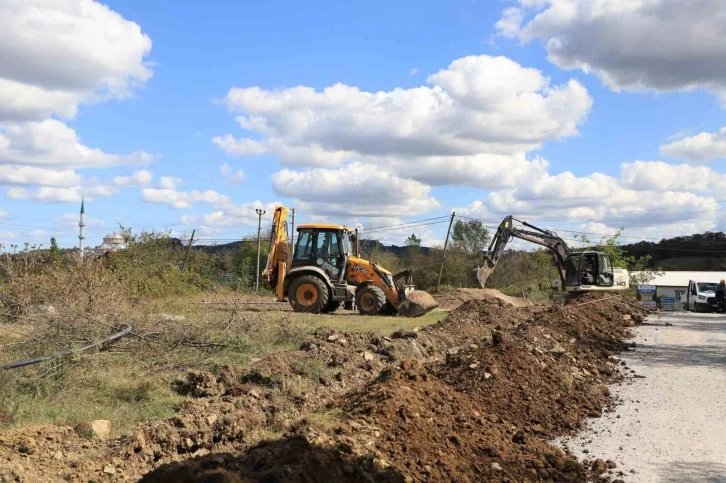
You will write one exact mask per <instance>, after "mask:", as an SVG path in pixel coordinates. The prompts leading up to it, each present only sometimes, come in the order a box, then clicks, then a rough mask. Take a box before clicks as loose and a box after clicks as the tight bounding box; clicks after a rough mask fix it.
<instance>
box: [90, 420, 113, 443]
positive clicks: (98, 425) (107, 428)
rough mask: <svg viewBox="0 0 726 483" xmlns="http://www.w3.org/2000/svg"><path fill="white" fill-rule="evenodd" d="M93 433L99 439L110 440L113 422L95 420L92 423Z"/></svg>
mask: <svg viewBox="0 0 726 483" xmlns="http://www.w3.org/2000/svg"><path fill="white" fill-rule="evenodd" d="M91 431H92V432H93V434H94V435H95V436H96V437H97V438H99V439H108V435H109V434H111V421H109V420H107V419H95V420H93V421H91Z"/></svg>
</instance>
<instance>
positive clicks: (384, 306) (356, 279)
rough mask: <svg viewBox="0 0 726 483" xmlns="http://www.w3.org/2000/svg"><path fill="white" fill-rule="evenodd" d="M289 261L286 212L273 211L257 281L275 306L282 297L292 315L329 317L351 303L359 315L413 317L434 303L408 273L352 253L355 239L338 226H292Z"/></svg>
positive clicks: (432, 306) (283, 208)
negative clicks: (294, 229) (293, 239)
mask: <svg viewBox="0 0 726 483" xmlns="http://www.w3.org/2000/svg"><path fill="white" fill-rule="evenodd" d="M297 232H298V236H297V243H296V244H295V249H294V250H293V251H292V252H293V256H292V260H290V259H289V258H290V257H289V255H288V254H289V252H290V248H291V247H290V246H289V244H288V236H287V208H285V207H284V206H280V207H278V208H277V209H276V210H275V213H274V216H273V222H272V232H271V234H270V251H269V255H268V257H267V265H266V267H265V269H264V271H263V272H262V280H263V283H264V285H265V287H266V288H267V289H268V290H274V291H275V295H276V297H277V301H278V302H284V301H285V297H287V300H288V301H289V303H290V305H291V306H292V309H293V310H294V311H295V312H309V313H331V312H334V311H335V310H337V309H338V308H339V307H340V305H341V303H343V304H346V305H347V306H352V305H353V303H355V305H356V306H357V308H358V312H359V313H360V314H362V315H394V314H399V315H401V316H404V317H418V316H421V315H423V314H426V313H427V312H430V311H431V310H433V309H434V308H436V306H437V305H438V304H437V303H436V301H435V300H434V298H433V297H432V296H431V295H429V294H428V293H426V292H423V291H421V290H415V287H414V286H413V283H412V278H413V277H412V271H411V270H405V271H403V272H400V273H398V274H395V275H393V274H392V273H391V272H389V271H388V270H386V269H385V268H383V267H381V266H379V265H377V264H375V263H373V262H371V261H369V260H365V259H363V258H360V257H359V256H357V253H353V246H354V242H355V240H353V238H354V235H353V233H352V232H351V230H350V229H348V228H347V227H346V226H341V225H328V224H309V225H300V226H299V227H298V228H297Z"/></svg>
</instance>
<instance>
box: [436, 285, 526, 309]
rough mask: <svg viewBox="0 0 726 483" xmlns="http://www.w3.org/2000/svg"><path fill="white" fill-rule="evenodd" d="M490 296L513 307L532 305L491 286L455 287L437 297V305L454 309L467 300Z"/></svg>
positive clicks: (488, 297) (489, 297)
mask: <svg viewBox="0 0 726 483" xmlns="http://www.w3.org/2000/svg"><path fill="white" fill-rule="evenodd" d="M491 298H496V299H499V300H503V301H504V302H506V303H508V304H509V305H513V306H515V307H530V306H532V305H534V304H533V302H532V301H530V300H524V299H521V298H518V297H511V296H509V295H504V294H503V293H502V292H500V291H499V290H495V289H493V288H457V289H454V290H451V291H450V292H446V293H445V294H443V295H442V296H441V297H439V307H440V308H442V309H444V310H454V309H456V308H458V307H459V306H460V305H461V304H463V303H464V302H468V301H469V300H486V299H491Z"/></svg>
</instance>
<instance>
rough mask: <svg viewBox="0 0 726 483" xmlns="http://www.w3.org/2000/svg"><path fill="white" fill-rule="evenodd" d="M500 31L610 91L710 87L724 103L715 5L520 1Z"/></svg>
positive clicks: (720, 20) (720, 13)
mask: <svg viewBox="0 0 726 483" xmlns="http://www.w3.org/2000/svg"><path fill="white" fill-rule="evenodd" d="M519 4H520V7H513V8H508V9H506V10H505V11H504V13H503V16H502V18H501V20H500V21H499V22H498V23H497V28H498V30H499V32H500V34H502V35H504V36H506V37H515V38H518V39H520V40H521V41H523V42H529V41H531V40H533V39H539V40H541V41H542V42H543V43H544V45H545V46H546V49H547V53H548V59H549V60H550V62H553V63H554V64H555V65H557V66H558V67H560V68H562V69H566V70H571V69H580V70H582V71H583V72H588V73H589V72H592V73H594V74H595V75H597V76H598V77H599V78H600V79H601V80H602V81H603V82H604V83H605V84H606V85H607V86H608V87H610V88H611V89H613V90H629V91H638V90H644V89H646V90H655V91H670V90H692V89H696V88H704V89H709V90H711V91H713V92H715V93H716V94H717V95H720V96H721V97H722V99H723V100H724V101H726V36H724V35H723V26H724V24H726V3H724V2H723V1H722V0H692V1H674V0H578V1H573V0H543V1H537V2H532V1H530V0H520V1H519Z"/></svg>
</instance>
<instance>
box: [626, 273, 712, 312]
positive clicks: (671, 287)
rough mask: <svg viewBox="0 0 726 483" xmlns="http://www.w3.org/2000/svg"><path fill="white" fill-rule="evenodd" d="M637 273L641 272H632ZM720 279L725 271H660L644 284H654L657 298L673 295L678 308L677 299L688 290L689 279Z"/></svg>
mask: <svg viewBox="0 0 726 483" xmlns="http://www.w3.org/2000/svg"><path fill="white" fill-rule="evenodd" d="M639 274H641V272H633V275H636V276H637V275H639ZM722 279H723V280H726V272H680V271H679V272H661V274H660V275H657V276H656V277H655V278H653V279H652V280H649V281H647V282H645V284H646V285H655V296H656V299H658V300H660V298H661V297H674V298H675V299H676V309H678V308H680V304H679V301H680V300H682V299H683V298H685V295H686V292H688V282H689V281H691V280H694V281H696V282H711V283H718V282H719V281H720V280H722Z"/></svg>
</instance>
